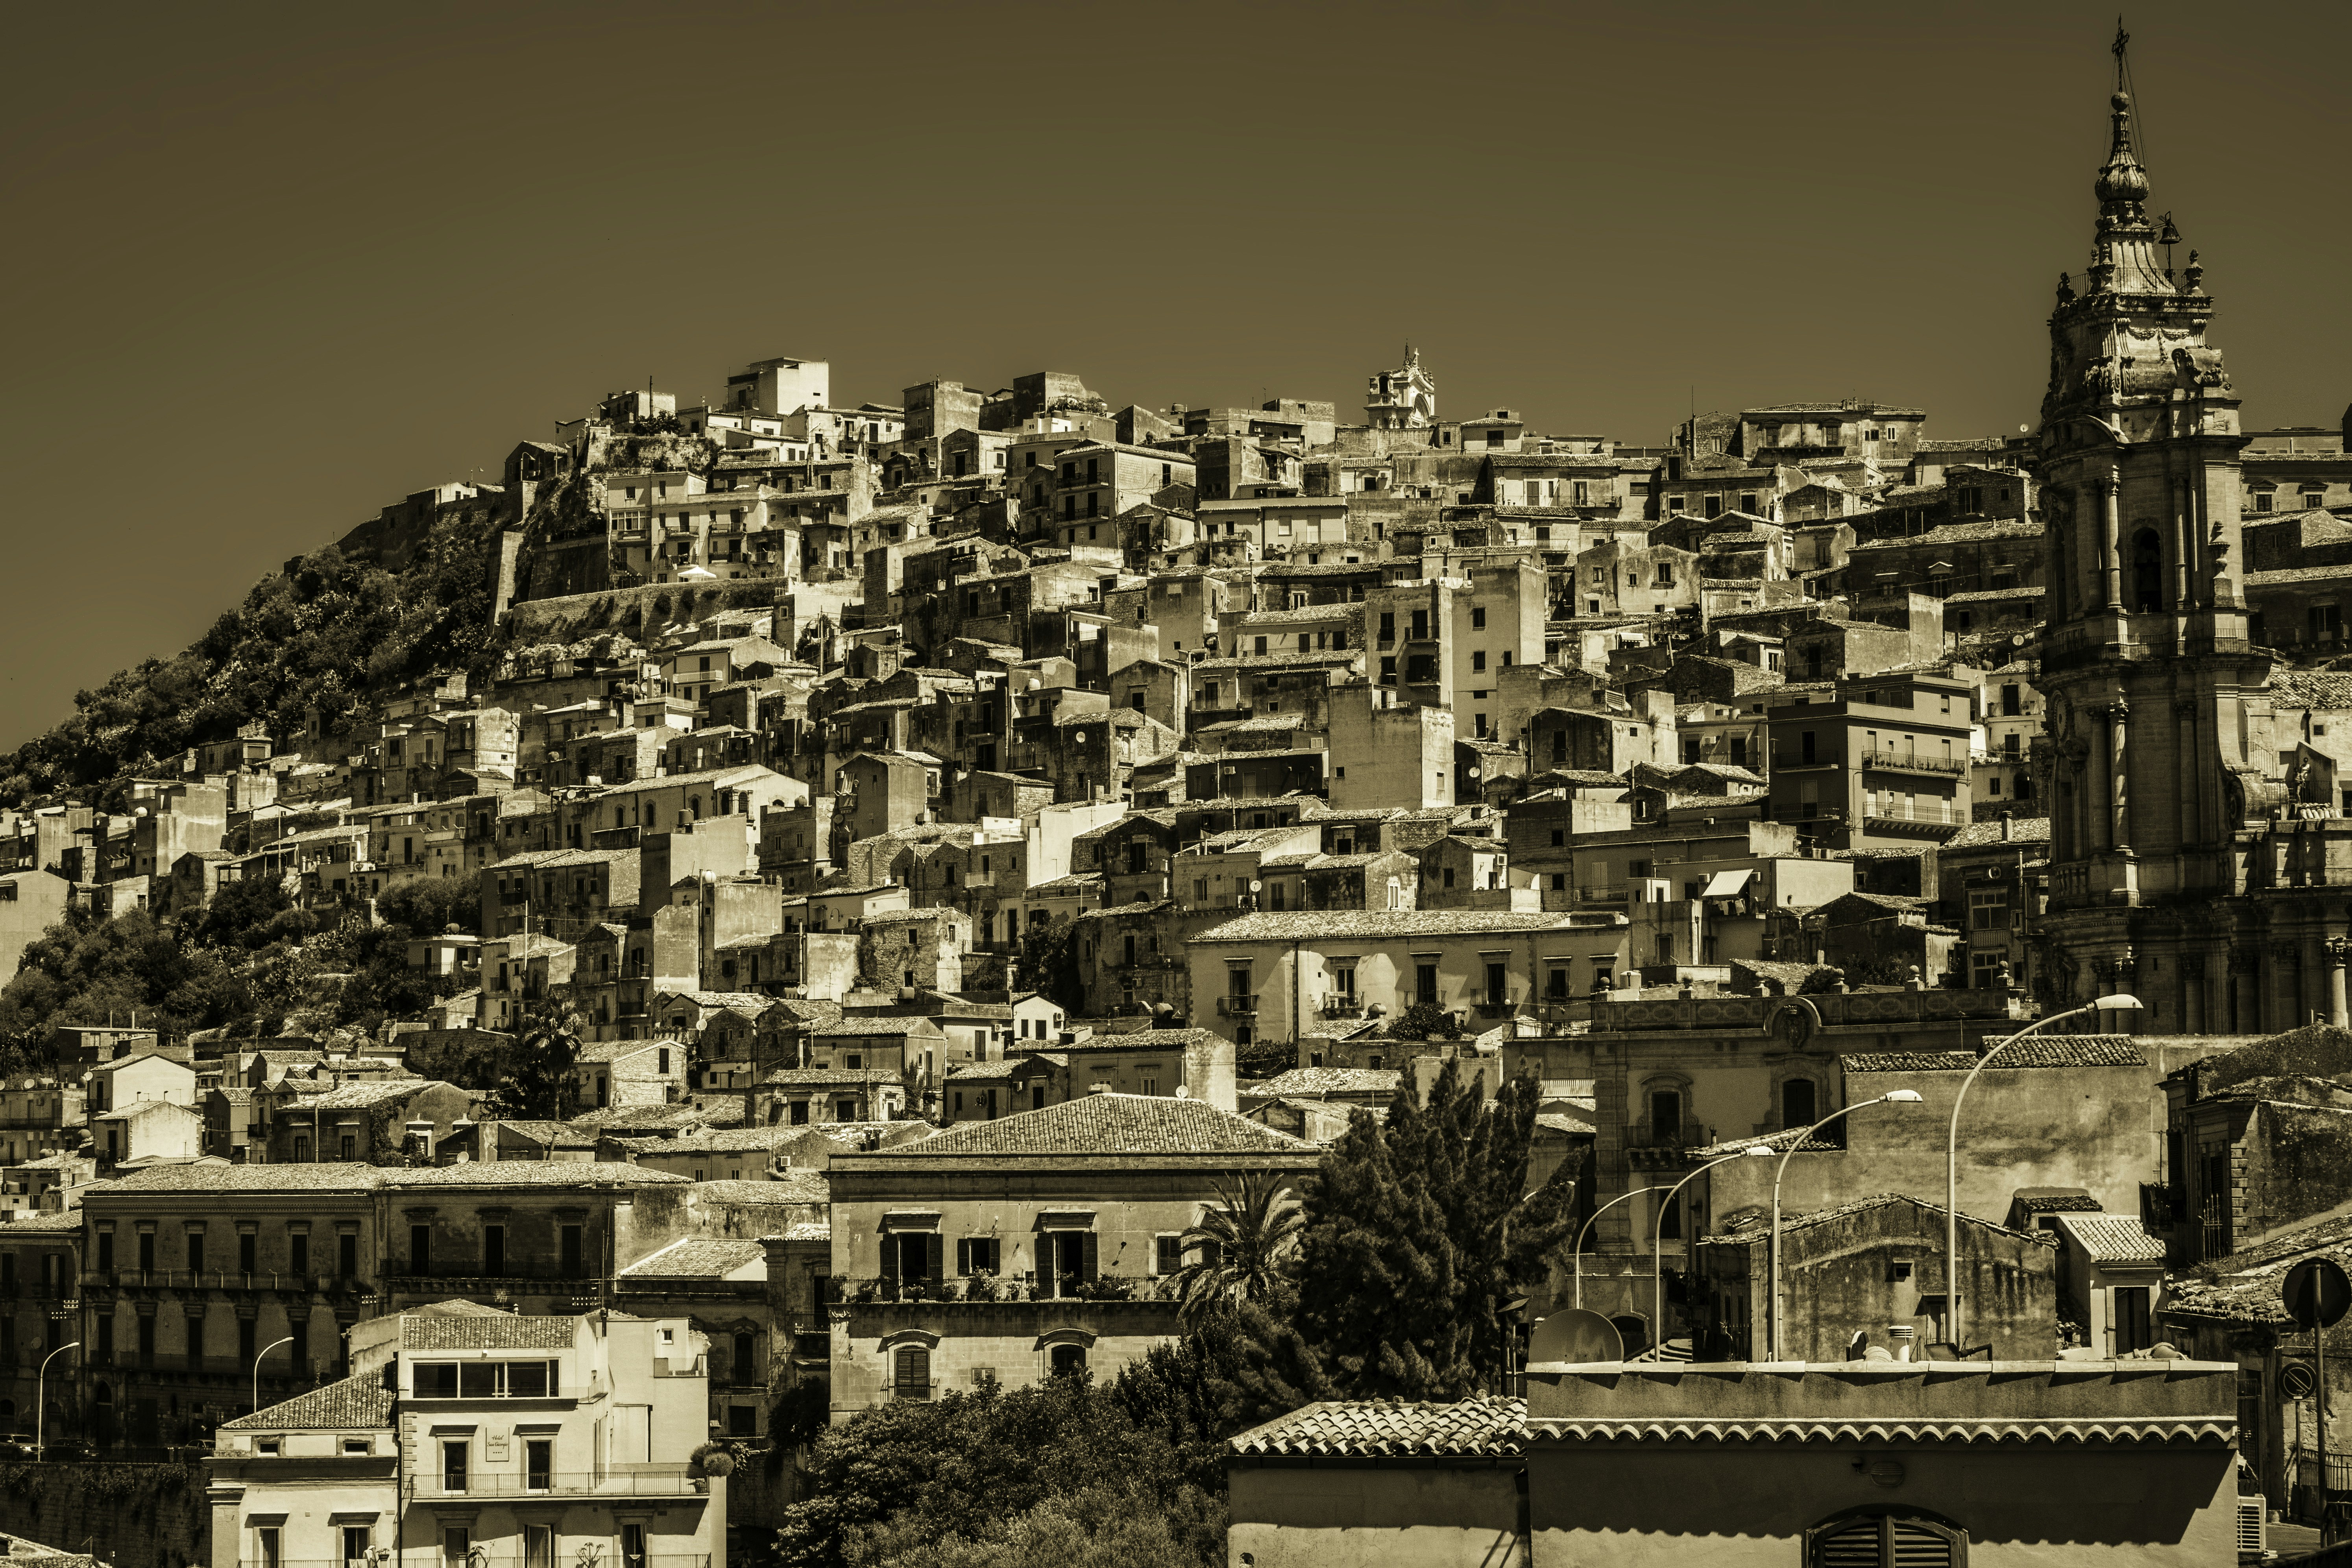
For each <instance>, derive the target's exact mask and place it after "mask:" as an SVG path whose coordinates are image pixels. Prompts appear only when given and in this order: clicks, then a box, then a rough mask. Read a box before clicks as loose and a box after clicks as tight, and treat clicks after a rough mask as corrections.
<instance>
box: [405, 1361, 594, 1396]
mask: <svg viewBox="0 0 2352 1568" xmlns="http://www.w3.org/2000/svg"><path fill="white" fill-rule="evenodd" d="M556 1366H557V1363H554V1362H551V1361H464V1362H457V1361H424V1362H418V1363H416V1367H415V1373H414V1374H413V1376H412V1379H411V1382H412V1385H413V1386H414V1387H415V1390H416V1394H415V1397H417V1398H419V1399H552V1398H554V1397H556V1391H557V1390H558V1388H559V1387H561V1382H560V1380H559V1378H558V1376H557V1373H556Z"/></svg>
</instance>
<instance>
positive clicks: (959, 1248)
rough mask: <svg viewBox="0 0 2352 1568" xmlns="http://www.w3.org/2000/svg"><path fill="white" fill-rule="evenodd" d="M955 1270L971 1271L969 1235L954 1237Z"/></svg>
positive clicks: (958, 1271)
mask: <svg viewBox="0 0 2352 1568" xmlns="http://www.w3.org/2000/svg"><path fill="white" fill-rule="evenodd" d="M956 1272H957V1273H958V1274H970V1273H971V1239H970V1238H969V1237H958V1238H957V1239H956Z"/></svg>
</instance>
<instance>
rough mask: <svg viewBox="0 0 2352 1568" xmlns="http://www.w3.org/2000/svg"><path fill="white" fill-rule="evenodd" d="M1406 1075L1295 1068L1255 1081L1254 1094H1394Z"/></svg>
mask: <svg viewBox="0 0 2352 1568" xmlns="http://www.w3.org/2000/svg"><path fill="white" fill-rule="evenodd" d="M1403 1080H1404V1074H1403V1073H1402V1072H1399V1071H1398V1070H1396V1069H1395V1068H1291V1069H1290V1070H1289V1071H1288V1072H1286V1073H1283V1074H1280V1075H1279V1076H1277V1077H1275V1078H1270V1079H1266V1080H1265V1082H1264V1083H1261V1084H1254V1085H1252V1086H1251V1088H1250V1092H1251V1093H1252V1094H1267V1095H1276V1096H1283V1095H1288V1096H1297V1097H1300V1098H1309V1099H1311V1098H1313V1097H1315V1096H1318V1095H1326V1094H1394V1093H1395V1092H1396V1089H1397V1085H1398V1084H1399V1083H1401V1082H1402V1081H1403Z"/></svg>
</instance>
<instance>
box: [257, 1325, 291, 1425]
mask: <svg viewBox="0 0 2352 1568" xmlns="http://www.w3.org/2000/svg"><path fill="white" fill-rule="evenodd" d="M293 1342H294V1336H293V1335H292V1334H289V1335H287V1336H286V1337H285V1338H284V1339H282V1340H272V1341H270V1342H269V1343H268V1344H266V1345H264V1346H262V1347H261V1353H260V1354H259V1355H257V1356H255V1357H254V1358H253V1408H254V1410H255V1411H256V1412H258V1411H259V1410H260V1409H261V1359H262V1356H266V1355H268V1353H269V1352H271V1351H274V1350H276V1349H277V1348H278V1346H279V1345H290V1344H292V1343H293Z"/></svg>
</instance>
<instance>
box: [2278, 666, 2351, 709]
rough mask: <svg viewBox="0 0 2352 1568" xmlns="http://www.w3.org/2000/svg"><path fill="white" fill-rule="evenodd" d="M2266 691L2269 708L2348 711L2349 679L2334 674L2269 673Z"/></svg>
mask: <svg viewBox="0 0 2352 1568" xmlns="http://www.w3.org/2000/svg"><path fill="white" fill-rule="evenodd" d="M2269 691H2270V696H2271V706H2272V707H2273V708H2315V709H2320V710H2330V709H2336V708H2352V675H2341V674H2338V673H2336V671H2334V670H2322V669H2273V670H2272V671H2271V679H2270V686H2269Z"/></svg>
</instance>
